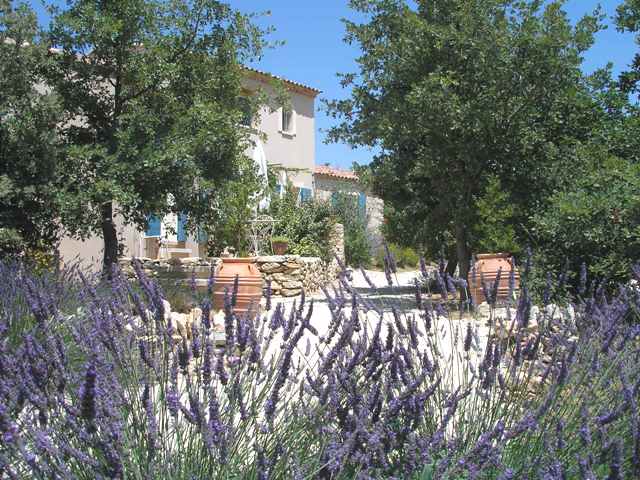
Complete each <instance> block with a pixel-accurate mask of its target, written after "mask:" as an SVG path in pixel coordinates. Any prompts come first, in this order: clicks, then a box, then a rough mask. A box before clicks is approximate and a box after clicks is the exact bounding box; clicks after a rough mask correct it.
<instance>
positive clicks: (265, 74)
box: [243, 67, 322, 97]
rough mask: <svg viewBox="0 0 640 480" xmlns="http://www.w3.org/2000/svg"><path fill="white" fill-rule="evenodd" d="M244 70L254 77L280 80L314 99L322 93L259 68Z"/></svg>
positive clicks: (246, 68)
mask: <svg viewBox="0 0 640 480" xmlns="http://www.w3.org/2000/svg"><path fill="white" fill-rule="evenodd" d="M243 68H244V69H245V70H246V71H247V72H249V74H251V75H252V76H254V77H257V78H273V79H275V80H279V81H281V82H284V83H285V84H286V85H287V86H289V87H292V89H293V90H296V91H298V92H300V93H305V94H307V95H310V96H312V97H316V96H317V95H319V94H320V93H322V91H321V90H318V89H317V88H313V87H310V86H309V85H305V84H304V83H298V82H294V81H293V80H288V79H286V78H283V77H279V76H278V75H274V74H273V73H269V72H264V71H262V70H258V69H257V68H251V67H243Z"/></svg>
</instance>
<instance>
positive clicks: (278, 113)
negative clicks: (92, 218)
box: [59, 68, 382, 267]
mask: <svg viewBox="0 0 640 480" xmlns="http://www.w3.org/2000/svg"><path fill="white" fill-rule="evenodd" d="M274 79H276V80H279V81H280V82H282V83H283V84H284V86H285V87H286V89H287V90H288V94H289V97H290V109H289V108H279V109H276V110H273V109H271V108H267V107H265V108H264V109H263V111H261V112H260V114H259V119H249V118H247V120H246V122H247V126H251V127H252V128H255V129H256V130H257V131H260V132H261V133H262V134H263V135H264V141H262V140H260V139H258V138H257V136H256V138H254V139H253V140H254V142H255V146H254V147H253V151H252V152H247V153H248V155H249V156H251V157H252V158H254V160H256V161H258V162H260V161H262V162H263V163H265V164H266V168H269V165H272V166H275V165H277V166H278V167H284V168H283V170H284V171H286V174H285V173H284V172H281V173H280V175H279V178H278V183H279V185H280V186H282V187H284V185H286V184H291V185H293V186H294V187H295V188H296V189H297V190H298V192H299V194H298V195H299V200H300V201H305V200H307V199H309V198H312V197H317V198H320V199H324V200H328V199H330V197H331V193H332V192H334V191H344V192H349V193H352V194H353V195H358V196H359V202H360V205H361V206H363V207H364V208H366V211H367V217H368V219H369V231H370V238H371V242H372V247H374V248H375V247H377V246H378V245H379V244H380V241H381V240H380V235H379V233H378V230H379V229H378V227H379V225H380V222H381V216H382V213H381V212H382V208H381V202H380V201H379V200H378V199H375V198H373V197H371V196H369V195H367V194H366V192H365V191H364V190H363V189H362V187H361V186H359V184H358V181H357V177H356V176H355V174H354V173H353V172H346V171H342V170H337V169H332V168H330V167H327V166H319V167H317V166H316V163H315V136H316V128H315V99H316V97H317V96H318V95H319V94H320V91H319V90H317V89H315V88H313V87H310V86H307V85H303V84H301V83H298V82H294V81H291V80H287V79H284V78H280V77H276V76H275V75H272V74H270V73H266V72H263V71H260V70H256V69H249V68H247V69H246V71H245V79H244V85H243V87H244V90H245V92H246V93H247V95H250V94H251V92H255V91H258V90H260V91H263V92H266V93H267V94H268V95H275V92H273V90H272V87H271V83H272V81H273V80H274ZM117 228H118V235H119V239H120V242H121V244H122V245H123V247H124V250H123V252H122V253H123V255H124V256H126V257H146V258H171V257H204V256H206V245H205V242H204V241H203V240H202V239H199V238H197V236H194V235H191V234H189V233H188V232H187V231H186V229H185V219H184V218H182V216H181V215H175V214H171V215H167V216H165V217H164V218H156V217H152V218H150V220H149V225H148V228H147V229H146V231H139V230H137V229H136V228H135V227H134V226H132V225H126V224H123V223H122V222H120V223H118V225H117ZM102 249H103V241H102V239H101V238H100V237H97V236H96V237H92V238H89V239H87V240H84V241H80V240H76V239H73V238H64V239H63V240H62V241H61V244H60V248H59V251H60V256H61V259H62V260H63V261H65V262H69V261H76V260H80V261H82V262H83V263H85V264H88V265H94V266H95V267H99V266H100V264H101V261H102Z"/></svg>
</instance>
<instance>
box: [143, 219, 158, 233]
mask: <svg viewBox="0 0 640 480" xmlns="http://www.w3.org/2000/svg"><path fill="white" fill-rule="evenodd" d="M160 223H161V222H160V217H157V216H155V215H149V216H148V217H147V230H146V231H145V232H144V234H145V235H146V236H147V237H159V236H160Z"/></svg>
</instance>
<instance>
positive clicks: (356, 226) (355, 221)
mask: <svg viewBox="0 0 640 480" xmlns="http://www.w3.org/2000/svg"><path fill="white" fill-rule="evenodd" d="M331 205H332V207H333V211H334V214H335V216H336V219H337V221H338V222H339V223H341V224H342V225H343V227H344V255H345V260H346V261H347V265H352V266H358V267H359V266H363V267H364V266H368V265H369V264H370V263H371V246H370V245H369V238H368V235H367V213H366V212H363V211H362V209H361V208H360V207H359V205H358V197H357V196H354V195H350V194H348V193H340V192H336V193H335V194H334V195H333V196H332V199H331Z"/></svg>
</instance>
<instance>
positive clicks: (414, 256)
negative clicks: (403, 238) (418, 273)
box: [376, 243, 420, 269]
mask: <svg viewBox="0 0 640 480" xmlns="http://www.w3.org/2000/svg"><path fill="white" fill-rule="evenodd" d="M387 248H388V249H389V252H391V255H393V258H394V259H395V261H396V265H397V266H398V267H400V268H411V269H414V268H416V267H417V266H418V264H419V263H420V255H418V253H417V252H416V251H415V250H414V249H413V248H411V247H401V246H400V245H398V244H397V243H389V244H388V245H387ZM384 257H385V250H384V249H383V248H381V249H379V250H378V251H377V252H376V266H377V267H378V268H383V267H384Z"/></svg>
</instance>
